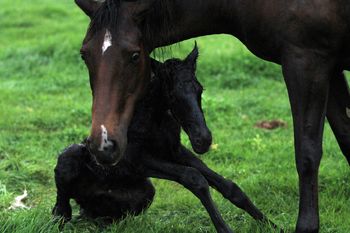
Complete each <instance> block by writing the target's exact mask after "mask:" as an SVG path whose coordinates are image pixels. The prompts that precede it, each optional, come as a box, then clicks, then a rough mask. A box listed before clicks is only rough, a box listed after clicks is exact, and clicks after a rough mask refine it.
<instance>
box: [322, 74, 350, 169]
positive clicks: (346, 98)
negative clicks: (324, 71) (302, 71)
mask: <svg viewBox="0 0 350 233" xmlns="http://www.w3.org/2000/svg"><path fill="white" fill-rule="evenodd" d="M327 119H328V122H329V124H330V126H331V128H332V130H333V133H334V135H335V137H336V139H337V141H338V144H339V147H340V149H341V151H342V152H343V155H344V156H345V158H346V159H347V161H348V163H349V164H350V93H349V87H348V84H347V82H346V79H345V75H344V73H342V72H339V74H338V75H336V76H334V77H332V79H331V81H330V88H329V97H328V105H327Z"/></svg>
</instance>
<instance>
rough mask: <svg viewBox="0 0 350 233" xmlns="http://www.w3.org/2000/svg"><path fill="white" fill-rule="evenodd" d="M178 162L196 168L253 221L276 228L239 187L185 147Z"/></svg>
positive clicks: (211, 184) (210, 183)
mask: <svg viewBox="0 0 350 233" xmlns="http://www.w3.org/2000/svg"><path fill="white" fill-rule="evenodd" d="M178 159H179V162H180V163H181V164H183V165H185V166H189V167H193V168H196V169H197V170H198V171H199V172H200V173H202V175H203V176H204V177H205V179H206V180H207V181H208V182H209V185H210V186H212V187H213V188H215V189H216V190H217V191H218V192H220V193H221V194H222V195H223V196H224V197H225V198H226V199H228V200H229V201H231V202H232V203H233V204H234V205H235V206H237V207H238V208H241V209H242V210H244V211H246V212H247V213H248V214H250V215H251V216H252V217H253V218H254V219H256V220H259V221H264V222H267V223H268V224H270V225H272V226H274V227H277V226H276V225H275V224H274V223H273V222H271V221H270V220H268V218H267V217H266V216H265V215H264V214H263V213H261V211H260V210H259V209H258V208H257V207H256V206H255V205H254V204H253V203H252V202H251V201H250V199H249V198H248V196H247V195H246V194H245V193H244V192H243V191H242V190H241V189H240V187H239V186H238V185H237V184H235V183H234V182H232V181H231V180H228V179H225V178H224V177H222V176H220V175H219V174H217V173H216V172H214V171H213V170H211V169H210V168H208V167H207V165H206V164H205V163H203V162H202V161H201V160H200V159H198V158H197V157H196V156H195V155H194V154H193V153H192V152H191V151H189V150H187V149H186V148H185V147H182V148H181V155H179V157H178Z"/></svg>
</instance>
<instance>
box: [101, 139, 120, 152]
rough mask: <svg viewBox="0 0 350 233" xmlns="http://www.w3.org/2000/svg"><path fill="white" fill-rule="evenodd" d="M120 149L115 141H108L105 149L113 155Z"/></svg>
mask: <svg viewBox="0 0 350 233" xmlns="http://www.w3.org/2000/svg"><path fill="white" fill-rule="evenodd" d="M117 149H118V144H117V142H116V141H115V140H108V144H107V146H105V147H104V148H103V150H104V151H105V152H109V153H113V152H115V151H116V150H117Z"/></svg>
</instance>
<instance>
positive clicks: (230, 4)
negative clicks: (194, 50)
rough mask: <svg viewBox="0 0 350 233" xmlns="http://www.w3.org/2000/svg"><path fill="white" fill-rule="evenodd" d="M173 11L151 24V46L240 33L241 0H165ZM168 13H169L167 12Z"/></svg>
mask: <svg viewBox="0 0 350 233" xmlns="http://www.w3.org/2000/svg"><path fill="white" fill-rule="evenodd" d="M164 2H165V4H167V8H168V9H169V11H171V13H170V14H168V15H169V16H167V17H166V18H168V19H167V20H166V19H159V20H164V21H165V22H166V21H169V22H166V23H163V24H160V25H157V26H155V25H149V35H150V38H149V40H150V41H151V43H150V44H151V50H153V49H154V48H158V47H162V46H166V45H170V44H173V43H176V42H180V41H183V40H186V39H189V38H193V37H198V36H205V35H211V34H222V33H225V34H231V35H235V36H236V37H239V35H240V31H241V30H240V28H239V23H238V14H237V11H238V8H237V5H238V4H237V2H238V0H196V1H188V0H164ZM164 16H166V13H164Z"/></svg>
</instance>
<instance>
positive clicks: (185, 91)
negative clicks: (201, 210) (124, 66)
mask: <svg viewBox="0 0 350 233" xmlns="http://www.w3.org/2000/svg"><path fill="white" fill-rule="evenodd" d="M197 57H198V50H197V47H195V49H194V50H193V51H192V52H191V54H190V55H188V57H187V58H186V59H185V60H183V61H181V60H178V59H170V60H168V61H166V62H165V63H163V64H162V63H159V62H157V61H155V60H153V61H152V69H153V71H154V73H155V75H154V77H153V78H152V80H151V83H150V85H149V87H148V92H147V95H146V96H145V97H144V99H143V100H141V101H140V102H139V103H138V105H137V106H136V110H135V115H134V118H133V120H132V123H131V125H130V128H129V133H128V148H127V151H126V153H125V156H124V157H123V159H122V160H121V161H120V162H119V163H118V164H117V165H116V166H114V167H105V166H103V165H100V164H97V163H96V160H95V158H94V155H93V154H90V153H89V152H88V151H87V148H86V146H85V144H81V145H73V146H71V147H69V148H68V149H66V150H65V151H64V152H63V153H62V154H61V155H60V156H59V159H58V164H57V166H56V168H55V180H56V185H57V203H56V205H55V207H54V209H53V214H54V215H56V216H60V217H64V218H65V219H66V220H69V219H70V218H71V212H72V210H71V207H70V204H69V200H70V198H73V199H75V200H76V202H77V203H78V204H79V205H80V207H81V212H82V213H84V214H85V215H87V216H89V217H92V218H96V217H110V218H112V219H120V218H122V217H124V216H126V215H127V214H128V213H131V214H134V215H137V214H139V213H141V212H142V211H143V210H145V209H147V208H148V206H149V205H150V204H151V202H152V200H153V196H154V192H155V191H154V188H153V186H152V184H151V182H150V181H149V180H148V179H147V178H148V177H153V178H160V179H167V180H172V181H176V182H178V183H180V184H182V185H183V186H184V187H185V188H187V189H189V190H190V191H191V192H192V193H193V194H195V195H196V196H197V197H198V198H199V199H200V200H201V202H202V204H203V205H204V206H205V208H206V209H207V211H208V213H209V215H210V217H211V219H212V221H213V223H214V225H215V227H216V229H217V231H218V232H231V230H230V228H229V227H228V226H227V225H226V224H225V222H224V221H223V219H222V217H221V215H220V213H219V212H218V210H217V209H216V207H215V205H214V203H213V201H212V199H211V196H210V193H209V185H210V186H212V187H214V188H215V189H217V190H218V191H219V192H220V193H222V195H223V196H224V197H225V198H227V199H228V200H230V201H231V202H232V203H233V204H235V205H236V206H238V207H239V208H242V209H244V210H245V211H247V212H248V213H249V214H250V215H251V216H252V217H253V218H255V219H257V220H263V221H268V220H267V218H266V217H265V216H264V215H263V214H262V213H261V212H260V211H259V210H258V209H257V208H256V207H255V206H254V205H253V204H252V203H251V201H250V200H249V199H248V197H247V196H246V195H245V194H244V193H243V192H242V191H241V189H240V188H239V187H238V186H237V185H236V184H235V183H233V182H231V181H229V180H226V179H224V178H223V177H221V176H220V175H218V174H216V173H215V172H213V171H212V170H210V169H209V168H208V167H207V166H206V165H205V164H204V163H203V162H202V161H201V160H199V159H198V158H197V157H196V156H195V155H194V154H192V153H191V152H190V151H189V150H187V149H186V148H185V147H183V146H182V145H181V143H180V130H181V127H182V128H183V129H184V130H185V132H186V133H187V134H188V136H189V138H190V141H191V144H192V147H193V149H194V150H195V151H196V152H197V153H205V152H207V151H208V150H209V147H210V144H211V133H210V131H209V129H208V128H207V126H206V123H205V119H204V116H203V112H202V108H201V94H202V90H203V88H202V86H201V85H200V83H199V82H198V81H197V79H196V77H195V69H196V60H197ZM270 223H271V222H270ZM271 224H272V223H271Z"/></svg>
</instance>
